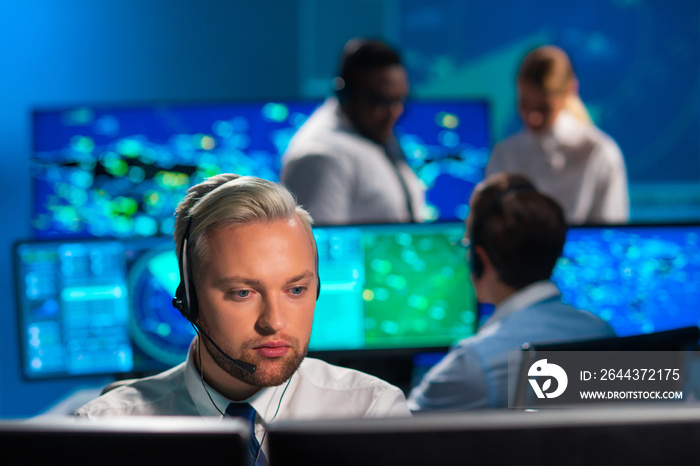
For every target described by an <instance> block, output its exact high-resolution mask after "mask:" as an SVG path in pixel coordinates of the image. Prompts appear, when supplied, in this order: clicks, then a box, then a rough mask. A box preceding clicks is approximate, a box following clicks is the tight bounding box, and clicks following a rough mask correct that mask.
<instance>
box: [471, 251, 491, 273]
mask: <svg viewBox="0 0 700 466" xmlns="http://www.w3.org/2000/svg"><path fill="white" fill-rule="evenodd" d="M474 255H475V257H474V262H475V263H474V265H475V266H476V267H478V268H479V269H480V270H479V273H478V278H481V277H483V276H484V275H485V274H486V273H489V272H491V271H492V270H494V268H493V262H491V258H490V257H489V255H488V254H487V253H486V250H485V249H484V248H483V247H482V246H474ZM477 264H478V266H477ZM476 267H475V268H476Z"/></svg>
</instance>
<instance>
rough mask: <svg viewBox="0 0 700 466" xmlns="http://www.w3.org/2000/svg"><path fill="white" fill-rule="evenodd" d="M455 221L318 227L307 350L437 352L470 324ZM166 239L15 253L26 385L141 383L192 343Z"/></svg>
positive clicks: (473, 317) (473, 314) (45, 245)
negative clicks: (126, 378)
mask: <svg viewBox="0 0 700 466" xmlns="http://www.w3.org/2000/svg"><path fill="white" fill-rule="evenodd" d="M463 234H464V225H463V223H462V222H435V223H426V224H388V225H358V226H352V227H317V228H314V235H315V237H316V241H317V244H318V250H319V270H320V276H321V282H322V287H321V296H320V298H319V300H318V302H317V303H316V312H315V316H314V324H313V331H312V336H311V342H310V350H311V351H312V352H338V351H341V352H347V351H349V350H355V351H372V350H389V349H400V350H406V349H409V350H412V351H413V352H417V351H419V350H423V349H426V348H427V349H431V348H439V349H441V350H444V349H446V348H447V347H448V346H449V345H450V344H452V343H454V342H455V341H456V340H458V339H459V338H462V337H464V336H468V335H471V334H473V333H474V332H475V330H476V324H477V321H478V316H477V306H476V298H475V296H474V291H473V289H472V288H471V286H470V282H469V276H468V269H467V264H466V259H465V257H464V252H463V250H462V249H461V248H460V247H459V246H458V245H459V244H460V240H461V238H462V236H463ZM174 249H175V248H174V244H173V241H172V238H170V237H151V238H141V239H122V240H116V239H89V240H61V241H28V242H21V243H18V244H17V245H16V247H15V254H14V259H15V269H16V283H17V300H16V301H17V304H18V310H19V316H18V321H19V325H20V339H19V340H20V344H21V355H22V360H23V362H22V368H23V373H24V375H25V376H26V377H28V378H31V379H36V378H47V377H65V376H78V375H95V374H125V375H127V374H128V375H132V374H144V373H150V372H154V371H158V370H162V369H166V368H168V367H171V366H173V365H176V364H178V363H180V362H182V361H183V360H184V359H185V356H186V353H187V350H188V348H189V344H190V342H191V340H192V338H193V336H194V330H193V328H192V326H191V325H190V323H189V322H188V321H187V320H185V319H184V318H183V317H182V316H181V315H180V313H179V312H178V311H177V310H175V309H174V308H173V307H172V305H171V300H172V297H173V296H174V295H175V290H176V288H177V286H178V284H179V280H180V276H179V271H178V266H177V258H176V256H175V251H174Z"/></svg>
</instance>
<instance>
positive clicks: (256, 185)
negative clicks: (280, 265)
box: [173, 173, 315, 281]
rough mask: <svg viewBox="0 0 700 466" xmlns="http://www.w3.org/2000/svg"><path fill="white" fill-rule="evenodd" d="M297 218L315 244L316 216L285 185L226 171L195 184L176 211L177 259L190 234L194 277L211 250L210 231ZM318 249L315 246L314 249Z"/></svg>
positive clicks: (175, 238)
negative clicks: (314, 221) (183, 241)
mask: <svg viewBox="0 0 700 466" xmlns="http://www.w3.org/2000/svg"><path fill="white" fill-rule="evenodd" d="M292 218H298V219H299V220H300V221H301V223H302V225H303V226H304V229H305V230H306V231H307V233H308V234H309V238H310V240H311V243H312V244H314V245H315V240H314V235H313V231H312V225H313V219H312V218H311V215H310V214H309V213H308V212H307V211H306V210H304V209H303V208H302V207H300V206H299V205H297V203H296V200H295V199H294V196H292V194H291V193H290V192H289V191H288V190H287V189H286V188H284V187H283V186H281V185H279V184H277V183H273V182H272V181H268V180H263V179H261V178H256V177H252V176H239V175H236V174H232V173H224V174H221V175H216V176H213V177H211V178H207V179H206V180H204V181H203V182H202V183H200V184H198V185H195V186H192V187H191V188H190V189H189V190H188V191H187V196H185V198H184V199H183V200H182V201H181V202H180V204H179V205H178V207H177V209H176V211H175V232H174V234H173V239H174V240H175V247H176V251H177V256H178V258H180V257H181V253H182V251H181V248H182V240H183V237H184V236H185V234H188V247H187V250H188V255H189V260H190V261H191V264H192V272H193V275H194V276H193V277H192V278H193V279H194V280H195V281H196V277H197V276H198V275H199V273H198V272H199V270H200V267H201V265H202V263H204V262H205V261H206V260H207V258H208V257H209V254H210V253H211V251H210V250H209V244H208V241H207V234H208V233H209V232H210V231H212V230H214V229H218V228H224V227H229V226H234V225H246V224H250V223H256V222H272V221H276V220H288V219H292ZM188 230H189V232H188ZM314 249H315V248H314Z"/></svg>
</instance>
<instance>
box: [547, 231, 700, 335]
mask: <svg viewBox="0 0 700 466" xmlns="http://www.w3.org/2000/svg"><path fill="white" fill-rule="evenodd" d="M552 278H553V280H554V282H555V283H556V284H557V285H558V286H559V289H560V290H561V293H562V296H563V298H564V300H565V301H567V302H569V303H570V304H572V305H573V306H575V307H577V308H579V309H585V310H588V311H591V312H593V313H595V314H597V315H598V316H600V317H602V318H603V319H605V320H606V321H607V322H608V323H610V325H612V327H613V328H614V329H615V332H616V333H617V335H618V336H627V335H637V334H641V333H652V332H658V331H662V330H670V329H674V328H680V327H686V326H700V225H658V226H641V225H640V226H631V225H629V226H616V227H572V228H570V229H569V231H568V233H567V240H566V245H565V247H564V254H563V256H562V258H560V259H559V261H558V263H557V266H556V267H555V269H554V274H553V277H552Z"/></svg>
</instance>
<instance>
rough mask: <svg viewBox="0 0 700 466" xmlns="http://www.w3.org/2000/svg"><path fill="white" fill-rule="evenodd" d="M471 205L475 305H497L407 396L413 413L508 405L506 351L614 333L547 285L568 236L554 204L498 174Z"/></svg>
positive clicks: (518, 179)
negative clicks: (478, 303)
mask: <svg viewBox="0 0 700 466" xmlns="http://www.w3.org/2000/svg"><path fill="white" fill-rule="evenodd" d="M470 208H471V210H470V214H469V217H468V218H467V222H466V227H467V236H466V238H465V239H468V240H469V243H470V244H469V262H470V266H471V269H472V282H473V283H474V287H475V290H476V295H477V298H478V299H479V301H480V302H484V303H491V304H494V305H495V306H496V308H495V311H494V313H493V315H492V316H491V317H490V318H489V319H488V320H487V321H486V322H485V323H484V325H483V326H482V327H481V328H480V329H479V331H478V332H477V334H476V335H474V336H472V337H469V338H466V339H464V340H462V341H460V342H459V343H458V344H457V345H456V346H455V347H453V348H452V349H451V350H450V351H449V353H448V354H447V355H446V356H445V358H443V359H442V361H440V362H439V363H438V364H436V365H435V366H434V367H432V368H431V369H430V371H428V373H427V374H426V375H425V376H424V378H423V380H422V381H421V382H420V384H419V385H418V386H416V387H415V388H414V389H413V390H412V391H411V393H410V396H409V400H408V403H409V407H410V408H411V410H413V411H433V410H467V409H477V408H503V407H507V406H508V352H509V351H519V350H520V349H521V346H522V345H523V343H527V342H530V343H554V342H563V341H571V340H582V339H592V338H603V337H611V336H614V332H613V330H612V328H611V327H610V326H609V325H608V324H607V323H606V322H605V321H603V320H602V319H600V318H598V317H596V316H594V315H593V314H591V313H589V312H586V311H581V310H577V309H574V308H573V307H571V306H569V305H567V304H565V303H563V302H562V298H561V295H560V294H559V290H558V289H557V287H556V285H554V283H552V282H551V281H550V277H551V274H552V269H553V268H554V265H555V263H556V261H557V259H558V258H559V256H560V255H561V253H562V250H563V247H564V242H565V239H566V222H565V220H564V213H563V211H562V208H561V206H560V205H559V204H557V202H556V201H554V200H553V199H552V198H550V197H548V196H546V195H544V194H542V193H540V192H538V191H537V190H536V188H535V187H534V186H533V185H532V183H531V182H530V181H529V180H528V179H527V178H525V177H523V176H521V175H517V174H508V173H498V174H495V175H492V176H490V177H488V178H487V179H486V180H484V181H483V182H482V183H480V184H479V185H478V186H477V187H476V189H475V190H474V193H473V195H472V198H471V201H470Z"/></svg>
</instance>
